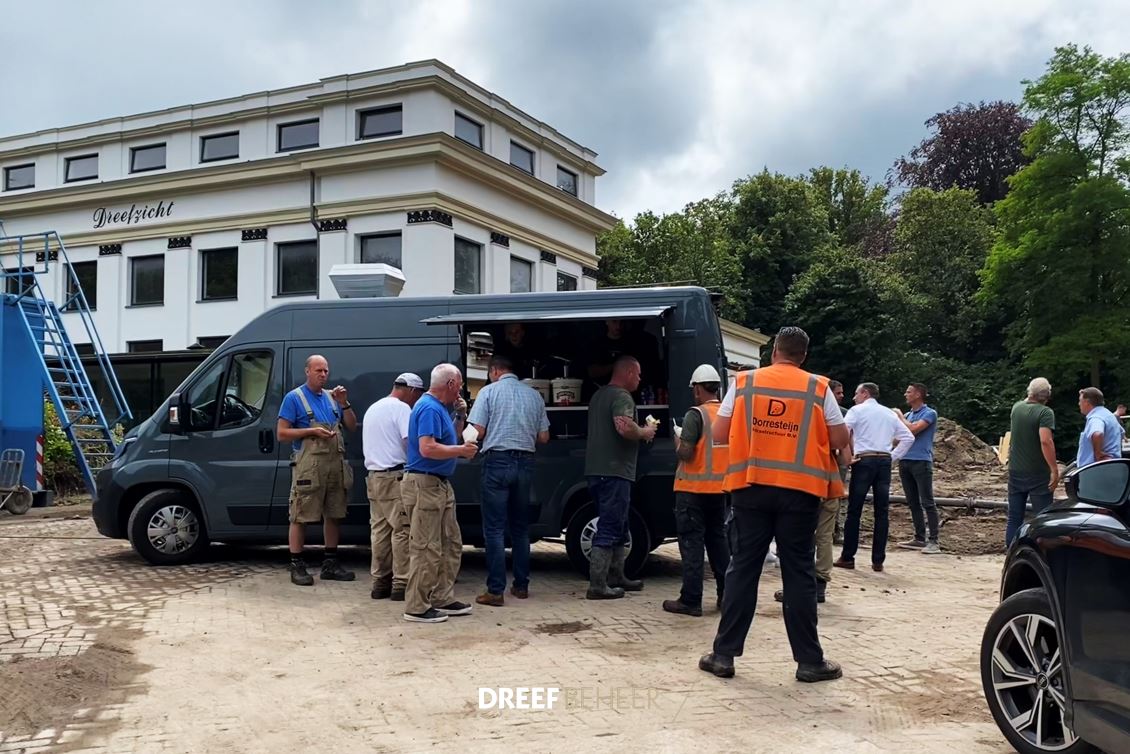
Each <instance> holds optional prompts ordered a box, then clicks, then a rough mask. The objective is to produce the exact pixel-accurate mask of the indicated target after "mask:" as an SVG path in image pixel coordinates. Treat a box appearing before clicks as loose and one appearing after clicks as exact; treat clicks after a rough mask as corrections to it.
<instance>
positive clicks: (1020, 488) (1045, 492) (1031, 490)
mask: <svg viewBox="0 0 1130 754" xmlns="http://www.w3.org/2000/svg"><path fill="white" fill-rule="evenodd" d="M1049 482H1051V477H1050V476H1048V475H1047V474H1019V473H1016V472H1013V471H1010V472H1008V523H1007V524H1005V529H1004V544H1005V547H1008V546H1009V545H1011V544H1012V540H1014V539H1016V532H1018V531H1019V530H1020V527H1021V525H1022V524H1023V523H1024V512H1025V509H1026V507H1027V505H1028V503H1029V502H1031V503H1032V513H1033V514H1036V513H1039V512H1040V511H1042V510H1043V509H1044V508H1047V507H1048V506H1049V505H1051V504H1052V491H1051V490H1050V489H1049V488H1048V483H1049Z"/></svg>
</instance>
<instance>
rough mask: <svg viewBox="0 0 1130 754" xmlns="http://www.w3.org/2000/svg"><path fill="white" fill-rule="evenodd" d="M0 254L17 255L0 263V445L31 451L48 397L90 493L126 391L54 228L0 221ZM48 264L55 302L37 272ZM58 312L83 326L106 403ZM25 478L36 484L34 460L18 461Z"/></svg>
mask: <svg viewBox="0 0 1130 754" xmlns="http://www.w3.org/2000/svg"><path fill="white" fill-rule="evenodd" d="M0 255H2V256H3V258H4V259H11V258H12V257H13V256H14V257H15V260H16V266H15V267H14V268H10V267H5V268H4V270H3V277H4V294H3V305H2V306H0V449H3V448H22V449H23V450H24V452H25V455H26V456H27V457H28V458H35V445H36V440H37V439H38V437H39V436H40V435H42V434H43V403H44V397H45V396H47V397H48V398H49V399H50V400H51V403H52V404H53V405H54V407H55V413H56V414H57V415H58V418H59V424H60V426H61V427H62V429H63V432H64V434H65V435H66V436H67V439H68V440H69V441H70V443H71V446H72V448H73V449H74V454H75V462H76V463H77V464H78V468H79V471H80V472H81V474H82V477H83V480H84V481H85V482H86V486H87V488H88V489H89V490H90V494H92V495H93V494H95V482H94V477H95V475H96V474H97V473H98V470H99V469H101V468H102V467H103V466H105V465H106V464H107V463H109V462H110V460H111V459H112V458H113V457H114V452H115V451H116V449H117V444H116V442H115V441H114V436H113V433H112V432H111V428H112V427H114V426H115V425H117V424H118V423H120V422H122V421H128V420H129V419H130V418H132V415H131V414H130V410H129V406H128V405H127V403H126V399H125V395H124V394H123V393H122V389H121V386H120V385H119V384H118V379H117V376H116V375H115V374H114V369H113V366H112V365H111V364H110V358H109V356H108V355H107V354H106V349H105V348H103V346H102V339H101V338H100V337H99V335H98V330H97V328H96V327H95V326H94V319H93V318H92V316H91V312H90V307H89V305H88V304H87V301H86V295H85V294H84V293H83V290H82V285H81V283H80V282H79V279H78V277H77V276H76V274H75V271H74V269H73V268H72V267H71V264H70V260H69V259H68V258H67V250H66V246H65V245H64V244H63V239H62V238H60V236H59V234H58V233H56V232H55V231H53V230H49V231H46V232H43V233H33V234H26V235H13V236H9V235H6V234H5V232H4V225H3V223H0ZM52 265H59V269H60V270H62V272H63V275H64V281H65V283H66V285H65V290H66V294H65V299H64V301H63V305H62V307H59V306H57V305H56V304H55V302H54V301H52V300H51V299H50V298H49V297H48V296H47V295H46V293H45V292H44V290H43V287H42V286H41V285H40V277H41V276H43V275H45V274H47V273H48V272H49V271H50V270H51V266H52ZM63 312H66V313H67V314H68V315H77V316H74V317H73V319H75V320H77V321H78V322H80V323H81V327H82V328H83V330H82V331H79V332H85V334H86V337H87V341H88V342H89V343H90V345H91V347H92V349H93V351H94V359H93V366H95V367H96V368H97V369H99V370H100V371H101V379H102V381H103V383H104V384H105V386H106V392H107V393H108V395H107V396H106V401H105V402H106V404H107V405H106V406H105V407H104V406H103V405H102V404H101V403H100V402H99V400H98V396H97V395H95V392H94V388H93V386H92V385H91V381H90V376H89V375H88V374H87V371H86V367H84V366H83V362H82V359H81V358H80V356H79V353H78V350H77V349H76V348H75V345H74V343H73V342H72V341H71V338H70V336H69V335H68V333H67V328H66V326H65V324H64V321H63V319H64V318H63ZM72 327H73V325H72ZM76 334H77V333H76ZM107 415H109V416H110V417H112V418H108V417H107ZM24 484H25V485H27V486H28V487H30V488H31V489H36V469H35V464H25V470H24Z"/></svg>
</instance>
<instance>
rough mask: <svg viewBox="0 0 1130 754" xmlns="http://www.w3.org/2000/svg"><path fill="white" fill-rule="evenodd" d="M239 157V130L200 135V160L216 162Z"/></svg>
mask: <svg viewBox="0 0 1130 754" xmlns="http://www.w3.org/2000/svg"><path fill="white" fill-rule="evenodd" d="M233 157H239V131H233V132H232V133H230V134H215V135H213V136H201V137H200V161H201V162H215V161H216V160H230V159H232V158H233Z"/></svg>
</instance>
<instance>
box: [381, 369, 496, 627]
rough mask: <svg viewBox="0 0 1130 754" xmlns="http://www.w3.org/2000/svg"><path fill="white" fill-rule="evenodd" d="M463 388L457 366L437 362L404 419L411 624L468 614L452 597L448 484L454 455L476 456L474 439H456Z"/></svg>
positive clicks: (456, 537)
mask: <svg viewBox="0 0 1130 754" xmlns="http://www.w3.org/2000/svg"><path fill="white" fill-rule="evenodd" d="M462 389H463V375H462V374H461V373H460V372H459V368H458V367H456V366H455V365H454V364H440V365H439V366H437V367H436V368H435V369H433V370H432V378H431V387H430V389H429V390H428V392H426V393H424V395H423V396H422V397H421V398H420V400H418V401H416V405H415V406H413V407H412V416H411V417H409V419H408V463H407V464H405V466H404V470H405V474H404V480H403V481H402V482H401V483H400V497H401V501H402V504H403V506H404V513H405V515H407V516H408V518H409V521H410V522H411V523H410V524H409V531H411V532H412V537H411V539H410V541H409V545H408V553H409V554H408V586H407V589H406V590H405V592H404V599H405V605H404V620H406V621H411V622H413V623H442V622H444V621H445V620H447V618H448V616H450V615H470V614H471V606H470V605H468V604H466V603H464V602H458V601H456V599H455V576H456V574H458V573H459V561H460V559H461V558H462V555H463V538H462V537H461V536H460V534H459V524H458V522H456V520H455V493H454V492H453V491H452V489H451V482H450V479H451V475H452V474H454V473H455V462H456V459H458V458H474V457H475V453H477V452H478V446H477V445H475V443H473V442H463V441H462V440H461V439H460V435H461V434H462V432H463V424H464V422H466V420H467V402H466V401H464V400H463V398H462V397H461V395H460V393H461V391H462ZM453 419H454V421H453Z"/></svg>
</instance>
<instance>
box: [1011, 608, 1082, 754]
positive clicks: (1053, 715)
mask: <svg viewBox="0 0 1130 754" xmlns="http://www.w3.org/2000/svg"><path fill="white" fill-rule="evenodd" d="M992 672H993V693H994V694H995V696H996V702H997V705H998V707H999V708H1000V709H1001V711H1002V712H1003V713H1004V716H1005V717H1006V718H1007V719H1008V723H1009V725H1011V726H1012V729H1013V730H1014V731H1015V732H1016V733H1017V735H1019V736H1020V737H1021V738H1023V739H1024V740H1025V741H1027V742H1028V743H1029V744H1031V745H1032V746H1035V747H1036V748H1038V749H1040V750H1042V751H1062V750H1063V749H1066V748H1067V747H1069V746H1071V745H1072V744H1073V743H1075V740H1076V737H1075V733H1074V732H1072V730H1071V729H1070V728H1068V727H1067V725H1066V724H1065V723H1064V720H1063V717H1064V713H1065V712H1066V707H1067V703H1066V699H1065V694H1064V688H1063V659H1062V655H1061V653H1060V648H1059V637H1058V636H1057V634H1056V631H1055V623H1053V622H1052V621H1051V620H1050V619H1048V618H1046V617H1044V616H1043V615H1034V614H1026V615H1018V616H1017V617H1015V618H1013V619H1012V620H1010V621H1009V622H1008V623H1006V624H1005V625H1004V627H1003V628H1002V629H1001V630H1000V633H998V634H997V638H996V641H995V643H994V644H993V669H992Z"/></svg>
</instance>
